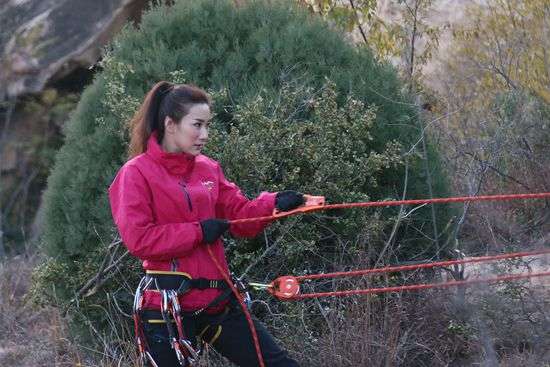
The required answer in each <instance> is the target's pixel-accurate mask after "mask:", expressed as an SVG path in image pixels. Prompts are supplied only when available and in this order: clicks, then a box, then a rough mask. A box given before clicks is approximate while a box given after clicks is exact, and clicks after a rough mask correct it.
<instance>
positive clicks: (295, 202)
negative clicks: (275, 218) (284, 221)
mask: <svg viewBox="0 0 550 367" xmlns="http://www.w3.org/2000/svg"><path fill="white" fill-rule="evenodd" d="M304 203H305V199H304V194H302V193H301V192H297V191H293V190H285V191H281V192H278V193H277V195H276V196H275V207H276V208H277V209H279V210H281V211H284V212H286V211H289V210H292V209H296V208H297V207H299V206H300V205H303V204H304Z"/></svg>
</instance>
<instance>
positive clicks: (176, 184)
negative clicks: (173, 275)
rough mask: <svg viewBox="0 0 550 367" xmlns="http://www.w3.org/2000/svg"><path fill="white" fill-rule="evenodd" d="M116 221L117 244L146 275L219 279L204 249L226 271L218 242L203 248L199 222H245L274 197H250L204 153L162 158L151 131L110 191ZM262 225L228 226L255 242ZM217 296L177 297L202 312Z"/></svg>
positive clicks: (155, 301) (208, 292)
mask: <svg viewBox="0 0 550 367" xmlns="http://www.w3.org/2000/svg"><path fill="white" fill-rule="evenodd" d="M109 200H110V202H111V210H112V214H113V218H114V221H115V223H116V225H117V227H118V230H119V232H120V235H121V237H122V241H123V242H124V244H125V245H126V247H127V248H128V250H129V251H130V253H131V254H132V255H134V256H137V257H138V258H140V259H141V260H142V261H143V267H144V268H145V269H146V270H161V271H177V272H184V273H187V274H189V275H190V276H191V277H192V278H208V279H222V275H221V274H220V273H219V271H218V270H217V268H216V266H215V264H214V263H213V261H212V259H211V258H210V255H209V254H208V251H207V248H206V246H211V247H212V250H213V252H214V254H215V256H216V257H217V259H218V262H219V263H220V264H222V266H223V267H224V268H225V269H226V270H227V261H226V259H225V254H224V248H223V243H222V241H221V240H217V241H216V242H215V243H213V244H210V245H206V244H204V243H202V230H201V226H200V224H199V222H200V221H201V220H204V219H210V218H226V219H238V218H250V217H259V216H267V215H270V214H271V213H272V212H273V208H274V206H275V193H262V194H261V195H260V196H259V197H258V198H256V199H255V200H248V199H247V198H246V197H245V196H244V195H243V194H242V193H241V191H240V190H239V188H238V187H237V186H236V185H235V184H233V183H231V182H229V181H228V180H227V179H226V178H225V177H224V174H223V172H222V169H221V167H220V165H219V164H218V162H216V161H214V160H212V159H210V158H208V157H206V156H204V155H198V156H196V157H195V156H192V155H189V154H186V153H167V152H164V151H163V150H162V148H161V147H160V146H159V144H158V143H157V139H156V134H153V135H152V136H151V138H150V139H149V141H148V145H147V151H146V152H145V153H142V154H140V155H138V156H137V157H135V158H133V159H131V160H129V161H128V162H126V164H124V166H123V167H122V168H121V169H120V171H119V172H118V174H117V176H116V177H115V179H114V181H113V183H112V184H111V186H110V188H109ZM266 224H267V223H265V222H264V223H261V222H255V223H251V224H244V225H239V226H232V227H231V229H230V230H231V233H232V234H233V235H235V236H239V237H253V236H255V235H257V234H258V233H259V232H260V231H262V230H263V228H264V227H265V225H266ZM219 293H220V291H219V290H217V289H205V290H198V289H195V290H191V291H190V292H188V293H186V294H185V295H184V296H182V297H181V299H180V301H181V303H182V307H183V308H184V309H185V310H188V311H190V310H196V309H198V308H201V307H205V306H206V305H208V303H209V302H211V301H212V300H213V299H214V298H216V296H217V295H218V294H219ZM159 300H160V299H159V295H158V293H156V292H148V293H147V294H146V299H145V308H157V307H158V306H159V304H160V302H159Z"/></svg>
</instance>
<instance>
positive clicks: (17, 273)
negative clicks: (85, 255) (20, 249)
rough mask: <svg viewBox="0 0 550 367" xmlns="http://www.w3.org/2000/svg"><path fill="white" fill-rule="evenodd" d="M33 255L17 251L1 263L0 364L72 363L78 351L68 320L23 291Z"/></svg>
mask: <svg viewBox="0 0 550 367" xmlns="http://www.w3.org/2000/svg"><path fill="white" fill-rule="evenodd" d="M35 263H36V258H35V257H32V256H30V257H29V256H24V255H19V256H16V257H13V258H10V259H8V260H6V261H3V262H2V263H0V279H2V283H1V284H0V365H2V366H52V365H54V366H75V365H77V364H78V362H79V361H80V360H81V358H80V357H79V354H80V353H79V351H78V350H77V349H76V348H74V346H73V345H72V344H71V342H70V341H69V338H68V330H67V327H66V325H67V322H66V320H64V319H63V317H61V315H60V313H59V311H58V310H57V309H55V308H51V307H41V308H37V307H34V306H33V305H32V304H31V303H29V302H28V301H27V300H26V298H25V295H26V293H27V291H28V288H29V285H30V284H29V282H30V274H31V272H32V268H33V265H34V264H35Z"/></svg>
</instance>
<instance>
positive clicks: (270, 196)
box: [256, 192, 277, 216]
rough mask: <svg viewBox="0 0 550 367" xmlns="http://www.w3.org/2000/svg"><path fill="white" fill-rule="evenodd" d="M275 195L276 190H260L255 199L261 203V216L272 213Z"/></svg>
mask: <svg viewBox="0 0 550 367" xmlns="http://www.w3.org/2000/svg"><path fill="white" fill-rule="evenodd" d="M276 196H277V193H276V192H262V193H261V194H260V195H259V196H258V198H257V199H256V200H258V202H260V203H262V211H264V212H263V213H262V216H269V215H272V214H273V209H275V197H276Z"/></svg>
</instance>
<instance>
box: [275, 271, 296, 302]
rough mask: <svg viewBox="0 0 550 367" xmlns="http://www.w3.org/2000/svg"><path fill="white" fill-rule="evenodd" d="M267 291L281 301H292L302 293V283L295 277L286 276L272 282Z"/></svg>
mask: <svg viewBox="0 0 550 367" xmlns="http://www.w3.org/2000/svg"><path fill="white" fill-rule="evenodd" d="M267 290H268V292H269V293H271V294H272V295H273V296H275V297H277V298H279V299H280V300H290V299H292V298H294V297H295V296H297V295H298V293H300V283H299V282H298V279H296V278H295V277H293V276H290V275H285V276H282V277H278V278H277V279H275V280H274V281H273V282H271V284H270V285H269V287H268V288H267Z"/></svg>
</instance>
